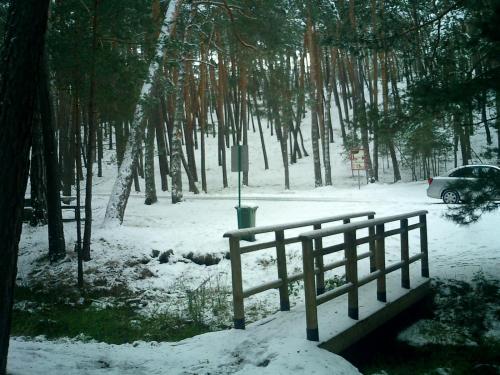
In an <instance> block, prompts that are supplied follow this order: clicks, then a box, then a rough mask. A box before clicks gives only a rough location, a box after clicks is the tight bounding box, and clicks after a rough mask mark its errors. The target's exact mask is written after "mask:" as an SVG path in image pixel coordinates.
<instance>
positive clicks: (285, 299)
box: [275, 230, 290, 311]
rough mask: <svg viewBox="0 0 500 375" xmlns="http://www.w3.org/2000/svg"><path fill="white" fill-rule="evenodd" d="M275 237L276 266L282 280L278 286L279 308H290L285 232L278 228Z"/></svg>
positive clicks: (285, 309)
mask: <svg viewBox="0 0 500 375" xmlns="http://www.w3.org/2000/svg"><path fill="white" fill-rule="evenodd" d="M275 238H276V264H277V267H278V278H279V279H280V280H282V283H281V285H280V287H279V293H280V310H281V311H288V310H290V298H289V296H288V274H287V269H286V252H285V243H284V240H285V233H284V231H282V230H280V231H277V232H275Z"/></svg>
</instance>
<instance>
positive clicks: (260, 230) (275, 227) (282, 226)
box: [224, 211, 375, 238]
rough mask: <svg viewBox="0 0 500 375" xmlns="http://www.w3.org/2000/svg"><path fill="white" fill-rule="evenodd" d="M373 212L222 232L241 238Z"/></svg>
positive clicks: (228, 235)
mask: <svg viewBox="0 0 500 375" xmlns="http://www.w3.org/2000/svg"><path fill="white" fill-rule="evenodd" d="M374 214H375V212H373V211H365V212H355V213H349V214H344V215H336V216H330V217H324V218H321V219H314V220H305V221H298V222H293V223H288V224H278V225H267V226H261V227H255V228H245V229H238V230H232V231H229V232H226V233H224V237H238V238H241V237H245V236H249V235H252V234H259V233H268V232H276V231H278V230H287V229H294V228H301V227H308V226H313V225H315V224H324V223H331V222H334V221H340V220H344V219H346V218H357V217H363V216H368V215H374Z"/></svg>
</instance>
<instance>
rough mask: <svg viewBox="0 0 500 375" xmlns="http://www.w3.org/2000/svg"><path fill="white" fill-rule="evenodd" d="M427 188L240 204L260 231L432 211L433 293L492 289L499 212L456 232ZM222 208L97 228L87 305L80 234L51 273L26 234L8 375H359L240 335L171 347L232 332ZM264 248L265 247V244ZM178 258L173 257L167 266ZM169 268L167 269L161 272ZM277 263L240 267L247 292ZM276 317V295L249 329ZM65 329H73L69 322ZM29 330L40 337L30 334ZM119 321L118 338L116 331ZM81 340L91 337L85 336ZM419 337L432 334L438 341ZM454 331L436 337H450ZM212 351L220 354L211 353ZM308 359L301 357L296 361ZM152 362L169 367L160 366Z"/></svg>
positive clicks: (258, 309) (336, 362)
mask: <svg viewBox="0 0 500 375" xmlns="http://www.w3.org/2000/svg"><path fill="white" fill-rule="evenodd" d="M425 188H426V183H423V182H413V183H397V184H382V183H380V184H379V183H377V184H370V185H364V186H362V188H361V189H360V190H358V189H353V188H347V187H346V188H328V187H325V188H320V189H315V190H313V191H308V192H307V191H300V192H287V193H284V194H280V193H274V192H273V193H269V194H258V193H251V194H250V193H245V195H244V197H245V199H246V200H247V201H248V203H249V204H255V205H258V206H259V208H258V210H257V224H258V225H267V224H276V223H284V222H290V221H298V220H305V219H312V218H319V217H326V216H331V215H336V214H343V213H348V212H359V211H366V210H374V211H375V212H376V213H377V216H386V215H392V214H396V213H402V212H409V211H414V210H421V209H425V210H428V211H429V214H428V237H429V262H430V267H431V276H432V277H433V278H434V279H435V280H448V279H453V280H458V281H457V282H460V283H465V284H467V285H474V281H473V279H474V278H477V275H483V276H482V277H484V279H486V280H495V279H496V278H498V270H499V269H500V256H499V255H498V254H499V253H498V252H499V250H500V249H499V248H498V246H499V244H498V241H497V235H496V230H497V228H498V227H500V212H493V213H489V214H486V215H485V216H484V217H483V218H482V219H481V220H480V221H479V222H478V223H476V224H473V225H471V226H467V227H461V226H457V225H456V224H454V223H453V222H450V221H448V220H447V219H445V218H444V217H443V214H444V213H445V211H446V209H447V206H446V205H444V204H441V203H440V202H439V201H435V200H431V199H430V198H427V196H426V194H425ZM222 198H223V199H221V197H219V196H217V195H211V196H204V197H202V196H200V197H198V196H197V197H194V196H191V195H188V196H187V197H186V201H185V202H184V203H182V204H180V205H172V204H171V203H170V202H169V199H168V197H166V196H165V197H160V199H159V202H158V203H157V204H155V205H152V206H144V204H143V198H142V197H141V196H140V195H134V196H132V197H131V199H130V202H129V205H128V207H127V215H126V218H125V221H124V223H123V225H122V226H120V227H119V228H113V229H112V230H109V229H107V228H100V227H99V226H96V228H95V230H94V237H93V239H94V240H93V247H92V260H91V261H89V262H86V263H85V264H84V268H85V285H86V288H85V292H84V293H80V292H78V291H77V290H76V288H74V287H73V286H74V284H75V282H76V256H75V254H74V252H73V251H71V248H72V245H73V244H74V240H75V235H74V227H73V223H69V224H66V225H65V228H66V240H67V244H68V255H67V257H66V259H64V260H63V261H61V262H59V263H58V264H55V265H50V264H49V263H48V260H47V257H46V248H47V238H46V235H47V234H46V228H45V227H35V228H33V227H30V226H28V225H25V227H24V228H23V229H24V230H23V238H22V242H21V249H20V258H19V273H18V285H19V287H20V288H19V291H20V292H19V293H18V299H17V302H16V307H15V312H16V315H15V321H16V319H17V321H18V322H20V323H19V324H16V322H15V324H14V327H15V328H16V330H17V331H16V332H15V333H16V334H17V335H19V336H21V337H18V338H14V339H13V340H12V350H11V354H10V356H11V357H10V362H9V368H10V370H11V372H12V373H13V374H28V373H33V369H36V368H44V369H45V368H46V369H47V371H49V370H50V372H51V373H54V374H63V373H94V372H95V373H98V372H99V371H102V368H107V370H106V371H107V372H106V373H125V374H126V373H130V374H132V373H134V374H140V373H148V374H149V373H161V372H162V371H161V369H165V368H170V369H171V372H169V373H174V374H177V373H179V374H182V373H184V374H194V373H220V374H223V373H242V374H252V373H255V374H261V373H270V374H271V373H288V372H290V371H299V373H300V368H301V366H302V365H301V363H303V362H304V361H305V363H309V362H308V361H310V359H309V358H310V357H311V356H312V357H314V358H315V360H314V361H312V362H311V363H309V365H310V366H311V367H310V368H312V369H314V370H315V371H316V373H318V374H321V373H332V369H335V371H337V372H336V373H354V371H355V370H354V368H352V367H350V365H349V364H348V363H347V362H344V360H343V359H342V358H341V357H338V356H335V355H333V354H330V353H326V354H325V353H323V350H321V349H317V348H316V347H314V346H310V345H309V343H307V342H305V340H304V342H300V343H298V342H287V343H283V342H279V343H277V342H274V343H269V342H266V343H265V347H262V345H263V344H262V342H259V341H258V339H257V338H255V337H253V338H252V339H249V337H248V334H243V335H240V336H238V335H239V333H238V331H234V330H223V331H219V332H213V333H208V334H204V335H201V336H196V337H194V338H192V339H187V340H185V341H181V342H180V343H179V344H176V343H173V342H174V341H176V340H179V339H183V338H185V337H189V336H192V335H195V334H198V333H202V332H204V331H208V330H220V329H225V328H229V327H230V325H231V319H232V318H231V300H230V295H229V291H230V262H229V260H228V259H227V257H226V253H227V251H228V244H227V240H226V239H224V238H223V237H222V235H223V233H224V232H226V231H228V230H231V229H234V227H235V223H236V213H235V209H234V206H235V200H234V199H231V198H234V194H233V196H232V197H231V194H228V195H227V196H224V197H222ZM275 198H278V199H275ZM106 203H107V200H106V197H105V196H97V197H96V198H95V200H94V212H95V217H96V221H97V222H99V220H102V218H103V213H104V209H105V205H106ZM266 239H267V238H266V236H258V238H257V240H258V241H266ZM417 244H418V237H417V234H413V233H412V234H411V235H410V249H411V248H416V247H417ZM387 248H388V252H387V260H388V261H389V262H390V261H397V259H398V257H399V253H398V252H399V240H398V239H397V238H395V239H388V240H387ZM170 249H171V250H173V253H171V254H168V252H167V251H168V250H170ZM300 251H301V250H300V246H299V245H297V246H295V247H294V246H293V245H292V246H290V247H289V248H288V247H287V253H288V259H287V260H288V267H289V270H294V269H296V270H299V269H300V268H301V265H302V260H301V256H300ZM162 254H165V255H164V257H163V259H162V261H160V257H161V255H162ZM207 254H209V256H207ZM332 259H335V255H332ZM328 261H329V260H328ZM203 263H205V264H203ZM275 263H276V259H275V254H273V252H272V251H269V252H266V251H262V252H257V253H253V254H246V255H245V256H244V257H243V280H244V285H245V286H251V285H256V284H259V283H261V282H262V281H265V280H271V279H272V278H273V277H275V273H276V269H275V268H276V264H275ZM366 270H367V264H364V263H361V264H360V271H359V272H360V273H362V272H366ZM340 277H341V275H340V274H336V273H333V272H331V273H329V274H327V279H328V280H331V281H332V282H334V281H335V280H338V279H339V278H340ZM443 282H444V281H443ZM471 288H473V286H471ZM44 294H45V296H47V295H52V298H53V300H55V302H54V303H55V304H56V305H58V306H59V307H58V309H55V310H57V311H55V312H54V309H51V308H48V310H49V311H52V313H54V315H50V313H49V312H47V313H44V310H46V307H47V305H49V306H50V301H48V300H47V297H43V295H44ZM23 296H25V299H23ZM291 298H292V301H291V302H292V306H296V305H299V306H300V305H301V304H302V303H303V291H302V286H301V285H300V284H298V283H297V285H292V286H291ZM497 301H498V298H497ZM495 309H496V310H495ZM277 310H278V297H277V294H276V292H274V291H269V292H266V293H263V294H259V295H257V296H254V297H252V298H250V299H249V300H248V303H246V311H247V313H248V315H247V319H248V320H249V321H254V320H257V319H260V318H262V317H265V316H269V315H271V314H273V313H275V312H276V311H277ZM78 311H79V312H80V315H81V317H78V316H79V315H78ZM487 311H490V310H487ZM485 313H486V310H485ZM68 315H70V316H72V317H74V319H72V320H69V321H68V320H67V319H66V320H64V319H62V318H61V317H62V316H68ZM107 315H109V316H107ZM16 316H17V318H16ZM30 316H31V317H34V319H35V320H36V322H37V324H33V319H30ZM488 316H489V317H490V318H488V319H489V320H488V323H487V324H488V326H491V330H492V332H495V331H494V327H497V330H498V326H495V324H496V325H498V324H499V323H498V322H499V320H500V319H499V316H498V304H497V305H494V307H492V310H491V312H488ZM117 318H118V319H117ZM106 319H107V320H106ZM117 320H118V322H116V321H117ZM113 321H114V322H115V324H111V322H113ZM29 322H31V323H29ZM85 322H90V323H85ZM93 322H101V323H99V324H97V323H96V324H94V323H93ZM68 327H74V329H76V331H74V330H73V331H72V330H71V329H70V328H68ZM82 327H93V328H92V329H90V328H87V329H82V330H80V332H78V328H82ZM423 327H424V328H423V331H424V332H428V331H429V330H430V331H432V330H435V331H436V332H438V331H439V330H436V329H435V328H431V329H429V328H428V327H427V326H425V325H424V326H423ZM446 329H448V328H444V331H443V330H442V332H447V331H446ZM36 335H42V336H36ZM408 335H409V336H410V337H414V338H418V337H420V336H421V335H422V334H421V333H418V332H417V331H415V329H414V331H410V333H408V334H407V336H408ZM26 336H31V338H29V337H26ZM32 336H36V337H34V338H33V337H32ZM498 336H499V335H498V331H496V336H495V334H492V337H493V338H494V339H495V340H498ZM61 337H70V338H61ZM278 337H279V336H278ZM450 337H451V338H450V340H454V339H453V336H450ZM462 339H463V337H462V338H460V340H462ZM256 340H257V341H256ZM415 340H417V339H415ZM457 340H458V339H457ZM163 341H170V342H171V343H165V342H163ZM160 342H162V343H160ZM114 344H122V345H114ZM431 345H435V344H434V343H433V344H431ZM205 346H210V347H211V348H212V350H210V351H208V352H207V351H206V350H207V349H206V347H205ZM424 346H425V345H424ZM254 347H259V348H260V349H259V350H257V349H255V348H254ZM251 348H254V349H251ZM184 350H185V352H184ZM302 350H304V353H306V352H307V355H306V354H304V355H302V354H301V353H302V352H301V351H302ZM297 351H299V352H300V353H297ZM56 353H57V354H56ZM76 353H78V354H76ZM160 353H163V354H161V355H160ZM229 353H231V354H229ZM243 353H246V354H243ZM291 353H293V356H292V354H291ZM312 353H314V354H312ZM156 356H158V357H161V360H160V359H158V360H156V359H154V358H155V357H156ZM235 356H236V357H238V359H237V360H236V359H235ZM187 357H189V359H187ZM291 357H293V358H291ZM316 359H317V360H316ZM235 361H236V362H235ZM259 361H260V362H259ZM181 363H182V365H181ZM263 363H267V364H269V366H268V365H266V367H265V369H266V371H268V372H263V371H264V369H263V367H262V364H263ZM271 364H272V365H271ZM33 366H35V367H33ZM36 366H41V367H36ZM436 366H437V365H436ZM360 367H361V366H360ZM302 368H303V367H302ZM380 368H381V367H378V369H380ZM382 368H383V367H382ZM341 369H343V370H341ZM368 370H369V369H366V368H365V369H364V371H368ZM342 371H344V372H342ZM370 371H371V370H370ZM388 373H390V374H392V373H397V372H388ZM421 373H425V372H421Z"/></svg>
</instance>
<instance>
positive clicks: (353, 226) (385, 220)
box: [299, 210, 427, 240]
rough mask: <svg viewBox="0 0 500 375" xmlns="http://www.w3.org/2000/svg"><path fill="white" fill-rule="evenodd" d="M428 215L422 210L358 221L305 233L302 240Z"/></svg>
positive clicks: (301, 236) (301, 235) (302, 234)
mask: <svg viewBox="0 0 500 375" xmlns="http://www.w3.org/2000/svg"><path fill="white" fill-rule="evenodd" d="M426 214H427V211H425V210H421V211H413V212H408V213H405V214H401V215H394V216H386V217H379V218H376V219H370V220H363V221H358V222H355V223H350V224H344V225H335V226H333V227H329V228H324V229H321V230H316V231H309V232H304V233H301V234H300V236H299V237H300V238H303V239H306V238H307V239H311V240H313V239H315V238H318V237H326V236H332V235H335V234H341V233H344V232H347V231H350V230H358V229H363V228H368V227H370V226H377V225H380V224H386V223H390V222H393V221H399V220H401V219H409V218H411V217H416V216H422V215H423V216H425V215H426Z"/></svg>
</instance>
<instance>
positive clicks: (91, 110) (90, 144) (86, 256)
mask: <svg viewBox="0 0 500 375" xmlns="http://www.w3.org/2000/svg"><path fill="white" fill-rule="evenodd" d="M98 8H99V0H94V9H93V12H94V14H93V17H92V52H91V53H92V57H91V63H90V64H91V66H90V93H89V106H88V116H89V123H88V139H87V178H86V179H85V230H84V231H83V247H82V254H83V260H86V261H88V260H90V240H91V237H92V181H93V169H94V160H95V144H96V130H97V129H96V113H95V88H96V76H95V55H96V52H97V12H98ZM71 143H73V142H71Z"/></svg>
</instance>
